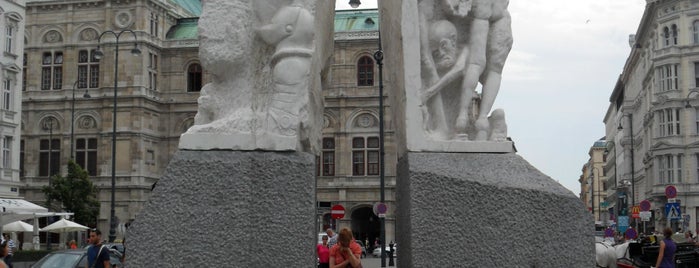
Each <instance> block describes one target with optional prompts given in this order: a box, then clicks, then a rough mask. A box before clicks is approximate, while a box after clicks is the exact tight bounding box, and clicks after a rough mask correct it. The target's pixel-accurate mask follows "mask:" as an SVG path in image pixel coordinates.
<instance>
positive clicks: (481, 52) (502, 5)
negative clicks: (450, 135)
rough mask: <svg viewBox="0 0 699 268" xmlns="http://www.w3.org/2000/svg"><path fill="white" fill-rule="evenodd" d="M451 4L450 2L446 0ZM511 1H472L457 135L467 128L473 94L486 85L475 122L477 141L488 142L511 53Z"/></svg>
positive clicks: (457, 120)
mask: <svg viewBox="0 0 699 268" xmlns="http://www.w3.org/2000/svg"><path fill="white" fill-rule="evenodd" d="M445 1H449V0H445ZM509 2H510V1H509V0H473V2H472V8H471V12H470V13H469V16H470V17H471V18H473V21H472V23H471V28H470V30H469V38H468V40H469V42H468V47H469V49H470V51H471V52H470V55H469V60H468V67H466V74H465V75H464V83H463V85H464V88H463V90H464V94H462V95H461V96H462V98H461V105H460V107H461V111H460V112H459V116H458V117H457V119H456V129H457V132H465V131H466V127H467V126H468V120H469V111H470V103H471V99H472V96H473V95H472V94H473V92H474V90H475V89H476V86H477V85H478V82H479V81H480V82H481V84H483V90H482V93H481V102H480V107H479V111H478V117H477V119H476V122H475V128H476V131H477V133H476V137H475V139H476V140H486V139H488V138H489V137H488V134H489V129H490V124H489V122H488V113H490V110H491V109H492V108H493V104H494V102H495V97H497V94H498V91H499V90H500V82H501V81H502V69H503V66H504V64H505V60H506V59H507V56H508V54H509V53H510V49H512V28H511V20H512V19H511V18H510V13H509V12H508V11H507V6H508V5H509Z"/></svg>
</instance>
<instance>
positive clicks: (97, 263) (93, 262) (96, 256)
mask: <svg viewBox="0 0 699 268" xmlns="http://www.w3.org/2000/svg"><path fill="white" fill-rule="evenodd" d="M89 241H90V244H92V245H91V246H90V247H89V248H88V249H87V266H85V268H110V267H111V265H110V263H109V249H108V248H107V247H105V246H104V245H102V232H101V231H100V230H98V229H92V231H91V232H90V238H89Z"/></svg>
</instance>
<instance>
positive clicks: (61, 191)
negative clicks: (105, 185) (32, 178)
mask: <svg viewBox="0 0 699 268" xmlns="http://www.w3.org/2000/svg"><path fill="white" fill-rule="evenodd" d="M42 191H43V192H44V195H45V196H46V206H47V207H49V208H52V206H51V204H52V202H53V201H57V202H58V204H59V205H60V206H57V207H59V208H61V209H65V210H66V211H68V212H73V213H75V215H74V218H75V222H77V223H80V224H82V225H87V226H96V225H97V222H96V218H97V215H98V213H99V205H100V204H99V201H97V188H96V187H95V186H94V185H92V182H91V181H90V179H89V177H88V175H87V171H85V170H84V169H82V167H80V166H79V165H78V164H76V163H75V161H73V160H70V161H68V174H67V175H66V176H65V177H63V176H61V175H54V176H53V178H51V185H49V186H44V187H43V188H42Z"/></svg>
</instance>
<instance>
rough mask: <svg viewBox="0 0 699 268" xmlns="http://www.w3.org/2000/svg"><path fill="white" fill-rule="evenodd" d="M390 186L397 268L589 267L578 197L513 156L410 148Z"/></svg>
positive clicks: (590, 253)
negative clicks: (393, 189)
mask: <svg viewBox="0 0 699 268" xmlns="http://www.w3.org/2000/svg"><path fill="white" fill-rule="evenodd" d="M396 184H397V186H396V187H397V193H396V199H397V200H396V201H397V207H396V209H397V211H396V214H397V220H396V225H397V226H396V228H397V230H396V237H397V239H398V241H397V242H398V252H399V254H398V263H400V266H401V268H413V267H415V268H421V267H527V268H529V267H552V268H560V267H567V268H571V267H584V268H587V267H594V259H595V252H594V248H595V247H594V238H593V224H592V216H591V215H590V213H589V212H587V211H586V210H585V206H584V205H583V203H582V201H581V200H580V199H579V198H577V197H576V196H575V195H574V194H573V193H572V192H570V191H569V190H567V189H565V188H564V187H563V186H561V185H560V184H558V183H557V182H555V181H553V180H552V179H551V178H549V177H548V176H546V175H544V174H543V173H541V172H540V171H538V170H537V169H536V168H534V167H532V166H531V165H530V164H529V163H527V162H526V161H525V160H524V159H523V158H521V157H520V156H518V155H516V154H476V153H413V152H411V153H407V155H406V156H404V157H402V158H401V159H399V165H398V181H397V183H396Z"/></svg>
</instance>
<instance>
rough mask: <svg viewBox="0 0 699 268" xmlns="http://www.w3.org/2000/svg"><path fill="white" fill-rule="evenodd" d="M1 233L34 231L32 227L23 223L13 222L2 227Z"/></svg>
mask: <svg viewBox="0 0 699 268" xmlns="http://www.w3.org/2000/svg"><path fill="white" fill-rule="evenodd" d="M2 231H3V232H32V231H34V226H33V225H31V224H29V223H26V222H23V221H15V222H11V223H8V224H5V225H3V226H2Z"/></svg>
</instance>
